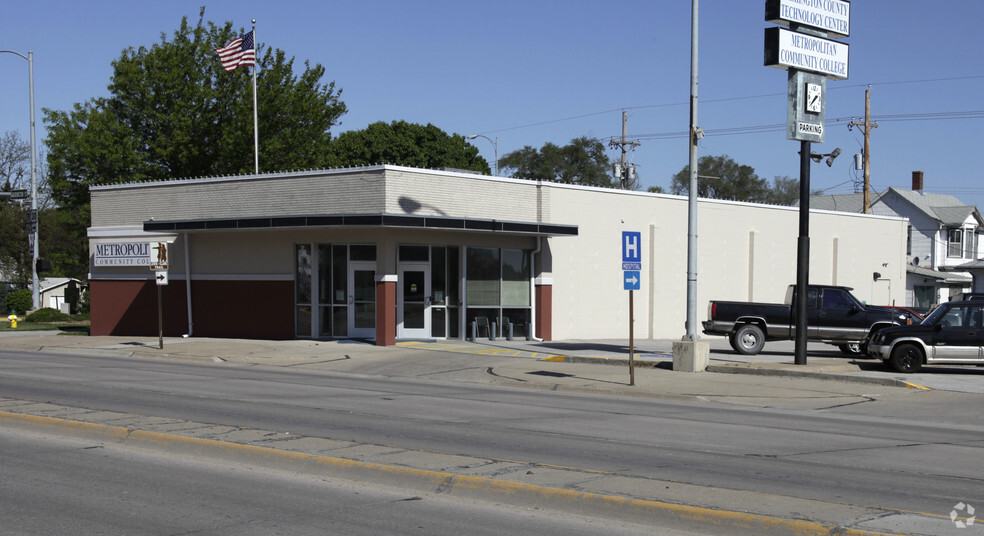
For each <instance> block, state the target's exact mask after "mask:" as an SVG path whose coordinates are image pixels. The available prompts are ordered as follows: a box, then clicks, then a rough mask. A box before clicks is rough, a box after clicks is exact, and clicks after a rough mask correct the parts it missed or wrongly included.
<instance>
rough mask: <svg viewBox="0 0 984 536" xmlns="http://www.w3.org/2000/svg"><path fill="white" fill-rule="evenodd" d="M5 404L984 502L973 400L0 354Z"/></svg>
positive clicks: (735, 480) (772, 485)
mask: <svg viewBox="0 0 984 536" xmlns="http://www.w3.org/2000/svg"><path fill="white" fill-rule="evenodd" d="M468 358H470V359H474V356H469V357H468ZM443 359H445V360H447V365H448V366H449V367H452V368H453V366H454V360H453V359H451V358H449V357H444V358H443ZM463 359H465V358H463ZM412 366H414V367H419V366H420V365H419V363H417V364H413V365H412ZM571 370H573V369H571ZM391 373H392V370H391ZM788 381H795V380H788ZM0 393H2V396H3V397H5V398H17V399H24V400H38V401H49V402H52V403H56V404H64V405H68V406H75V407H86V408H96V409H104V410H113V411H120V412H130V413H139V414H144V415H156V416H162V417H174V418H180V419H187V420H193V421H197V422H205V423H216V424H226V425H230V426H245V427H251V428H259V429H267V430H279V431H284V432H290V433H293V434H301V435H306V436H314V437H325V438H332V439H338V440H345V441H357V442H362V443H369V444H376V445H390V446H397V447H401V448H405V449H419V450H427V451H434V452H441V453H448V454H461V455H470V456H484V457H489V458H495V459H502V460H523V461H527V462H531V463H537V464H543V465H553V466H563V467H576V468H581V469H587V470H593V471H603V472H613V473H620V474H626V475H633V476H641V477H647V478H654V479H661V480H667V481H672V482H680V483H688V484H698V485H702V486H708V487H714V488H727V489H739V490H756V491H761V492H766V493H771V494H776V495H783V496H789V497H800V498H809V499H819V500H823V501H830V502H833V503H848V504H856V505H865V506H877V507H882V508H886V509H889V510H897V511H908V512H920V513H927V514H930V515H934V516H940V517H946V516H947V515H948V513H949V512H950V511H951V509H952V508H953V506H954V505H955V504H957V503H958V502H963V503H967V504H977V505H982V504H984V486H982V485H981V484H982V481H984V466H982V465H981V464H980V459H981V458H982V456H981V455H982V453H984V451H982V447H984V426H982V418H981V416H980V412H977V411H976V409H974V408H979V407H981V406H980V404H981V399H980V397H979V396H978V395H970V394H963V393H949V394H947V393H936V392H930V393H926V396H920V398H904V399H903V398H888V399H886V400H881V399H876V398H874V397H872V399H871V400H868V401H866V402H864V403H851V404H848V405H842V406H833V407H827V408H825V409H821V410H817V409H796V408H777V407H769V406H768V404H766V405H764V406H762V405H760V406H759V407H743V406H736V405H734V404H715V403H709V402H706V401H686V400H660V399H640V398H627V397H618V396H599V395H587V394H583V395H582V394H575V393H559V392H543V391H529V390H516V389H503V388H500V387H488V386H483V385H479V384H475V383H463V382H445V381H435V380H420V379H412V378H405V377H380V376H365V375H354V374H341V373H317V372H312V371H306V372H293V371H290V370H283V369H268V368H259V367H257V368H243V367H227V366H214V365H201V364H188V363H175V362H167V361H144V360H125V359H119V358H108V357H93V356H72V355H54V354H52V355H43V358H39V354H37V353H11V352H8V353H2V354H0ZM736 396H738V395H736ZM961 415H967V417H962V416H961Z"/></svg>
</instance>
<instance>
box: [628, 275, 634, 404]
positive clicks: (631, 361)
mask: <svg viewBox="0 0 984 536" xmlns="http://www.w3.org/2000/svg"><path fill="white" fill-rule="evenodd" d="M634 292H635V291H632V290H630V291H629V385H635V307H634V304H633V303H632V294H633V293H634Z"/></svg>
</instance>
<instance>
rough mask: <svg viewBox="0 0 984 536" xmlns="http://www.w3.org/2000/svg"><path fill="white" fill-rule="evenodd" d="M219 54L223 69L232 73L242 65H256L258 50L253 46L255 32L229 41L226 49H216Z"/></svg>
mask: <svg viewBox="0 0 984 536" xmlns="http://www.w3.org/2000/svg"><path fill="white" fill-rule="evenodd" d="M215 51H216V52H218V53H219V59H220V60H221V61H222V67H224V68H225V70H226V71H229V72H232V71H235V70H236V67H239V66H240V65H256V49H255V48H254V46H253V32H249V33H248V34H246V35H242V36H239V37H237V38H235V39H233V40H232V41H229V44H227V45H226V46H224V47H221V48H217V49H215Z"/></svg>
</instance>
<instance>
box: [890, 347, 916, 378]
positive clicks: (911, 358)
mask: <svg viewBox="0 0 984 536" xmlns="http://www.w3.org/2000/svg"><path fill="white" fill-rule="evenodd" d="M889 362H890V363H891V364H892V368H894V369H895V370H896V371H897V372H919V369H920V368H921V367H922V352H920V351H919V347H917V346H916V345H915V344H900V345H898V346H896V347H895V348H893V349H892V356H891V357H890V358H889Z"/></svg>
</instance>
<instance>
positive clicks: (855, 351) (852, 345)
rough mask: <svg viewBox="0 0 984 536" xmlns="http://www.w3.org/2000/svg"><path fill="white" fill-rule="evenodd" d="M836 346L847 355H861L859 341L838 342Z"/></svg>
mask: <svg viewBox="0 0 984 536" xmlns="http://www.w3.org/2000/svg"><path fill="white" fill-rule="evenodd" d="M837 347H838V348H840V351H841V352H842V353H845V354H847V355H861V354H862V352H861V343H859V342H849V343H846V344H838V345H837Z"/></svg>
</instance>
